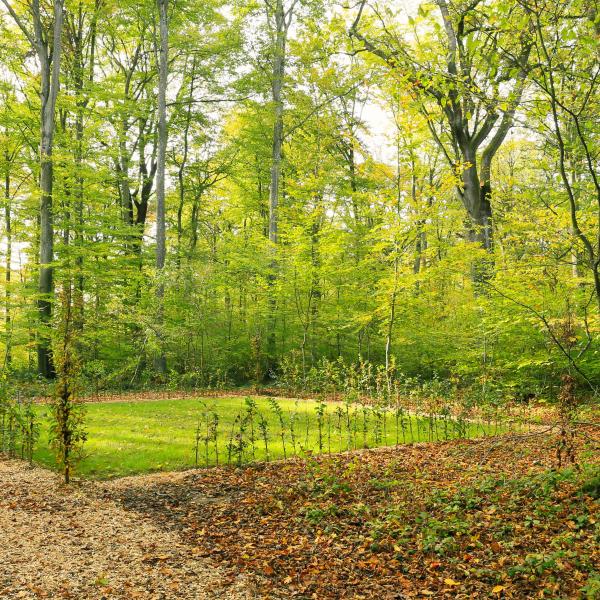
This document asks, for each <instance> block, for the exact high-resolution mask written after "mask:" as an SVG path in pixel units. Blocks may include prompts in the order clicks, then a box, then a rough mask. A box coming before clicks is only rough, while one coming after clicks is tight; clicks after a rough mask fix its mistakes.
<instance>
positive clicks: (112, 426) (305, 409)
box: [34, 397, 494, 479]
mask: <svg viewBox="0 0 600 600" xmlns="http://www.w3.org/2000/svg"><path fill="white" fill-rule="evenodd" d="M254 401H255V402H256V410H257V412H256V414H255V415H254V418H253V419H252V423H250V421H248V420H247V421H246V423H245V431H244V432H243V433H242V435H241V438H240V435H239V434H240V419H239V415H243V414H246V408H247V407H246V405H245V400H244V398H240V397H223V398H210V399H206V400H201V399H182V400H158V401H146V402H113V403H102V404H100V403H99V404H88V405H86V417H85V423H86V425H85V427H86V431H87V442H86V444H85V448H84V458H83V460H82V461H81V462H80V464H79V465H78V468H77V471H78V473H79V474H80V475H82V476H84V477H89V478H95V479H108V478H112V477H120V476H124V475H131V474H137V473H146V472H150V471H172V470H177V469H183V468H186V467H193V466H194V465H195V462H196V459H195V454H196V448H195V446H196V443H195V438H196V429H197V427H198V426H199V425H200V433H199V437H200V441H199V457H198V464H199V466H205V465H206V464H207V458H208V464H209V465H214V464H215V462H216V458H217V457H216V452H215V442H214V440H213V439H210V441H209V443H208V457H207V455H206V450H207V445H206V443H205V440H204V438H205V437H206V436H207V434H206V431H207V424H208V425H209V429H210V422H211V417H209V418H208V419H207V418H206V414H207V409H208V413H209V414H212V413H216V414H217V415H218V427H217V436H216V437H217V444H216V446H217V449H218V459H219V464H226V463H227V462H228V455H229V454H230V451H229V444H230V440H232V439H233V440H234V442H233V445H234V447H235V449H234V450H233V451H232V452H231V458H230V460H231V463H232V464H237V463H238V461H239V460H240V457H241V460H242V462H243V463H247V462H251V461H253V460H256V461H260V460H265V458H266V451H265V443H264V431H265V429H266V432H267V442H268V451H269V458H270V459H271V460H274V459H281V458H284V444H285V455H286V456H287V457H289V456H292V455H294V454H296V455H300V456H302V455H307V454H312V453H314V454H317V453H319V418H318V409H319V404H318V403H317V402H315V401H311V400H300V401H295V400H290V399H278V400H277V402H278V404H279V406H280V407H281V417H282V419H283V424H284V425H283V435H282V427H281V423H280V417H278V416H277V414H276V412H275V411H274V410H273V407H272V406H271V404H270V403H269V400H268V399H266V398H258V397H255V398H254ZM37 410H38V411H39V413H40V418H41V428H40V429H41V430H40V438H39V440H38V443H37V447H36V450H35V454H34V459H35V460H36V461H37V462H39V463H41V464H44V465H46V466H49V467H52V468H54V467H55V461H54V456H53V454H52V452H51V450H50V449H49V445H48V428H49V418H48V416H49V411H48V408H47V407H45V406H40V407H38V408H37ZM261 416H262V419H264V420H263V421H262V423H263V426H262V428H261V425H260V420H261ZM348 418H349V419H350V427H348ZM320 421H321V436H320V438H321V445H322V452H324V453H327V452H339V451H343V450H348V449H349V448H350V449H353V448H363V447H370V448H372V447H376V446H386V445H388V446H390V445H394V444H396V443H401V444H402V443H410V442H415V441H432V440H436V439H451V438H453V437H456V436H457V428H456V426H455V424H454V423H453V422H452V421H449V420H447V421H444V420H441V419H440V420H437V421H430V420H429V419H428V418H426V417H419V418H417V417H414V416H411V417H409V416H408V415H406V414H404V415H403V416H400V417H399V418H398V419H396V415H395V414H394V412H393V411H388V413H387V414H386V415H385V418H384V417H383V413H382V412H380V413H379V416H377V414H376V413H374V412H373V411H372V410H368V411H367V412H366V413H365V411H364V410H363V409H362V408H361V407H359V406H356V407H350V409H349V412H348V413H347V412H346V407H345V406H344V405H343V404H327V405H326V407H325V412H324V414H323V417H322V418H321V420H320ZM292 424H293V428H292ZM252 429H254V435H252ZM292 429H293V431H294V435H293V436H292ZM486 429H487V428H486V427H485V426H483V425H479V424H469V425H468V426H467V431H466V435H467V436H468V437H475V436H480V435H482V434H484V433H486ZM464 433H465V432H463V434H464ZM491 433H494V431H491ZM209 435H210V434H209ZM252 437H254V440H255V441H254V444H253V443H252ZM240 439H241V444H240ZM294 448H295V451H294Z"/></svg>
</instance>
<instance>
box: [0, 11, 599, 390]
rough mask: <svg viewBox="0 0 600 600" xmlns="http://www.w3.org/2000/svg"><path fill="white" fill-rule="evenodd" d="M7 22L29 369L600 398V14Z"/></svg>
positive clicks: (7, 289)
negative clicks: (358, 382)
mask: <svg viewBox="0 0 600 600" xmlns="http://www.w3.org/2000/svg"><path fill="white" fill-rule="evenodd" d="M0 15H1V19H0V28H1V31H0V151H1V152H0V171H1V174H2V214H1V217H2V219H1V232H0V235H1V246H0V250H1V255H2V282H1V285H2V296H1V300H0V303H1V305H2V306H1V310H2V312H3V316H4V318H3V320H2V333H1V337H0V356H1V357H2V360H3V365H4V370H5V372H6V373H10V374H11V376H12V377H16V378H19V379H23V380H30V379H35V378H37V377H42V378H53V377H54V376H55V375H56V374H57V373H58V374H59V375H60V374H63V375H64V374H65V373H66V374H69V373H71V372H75V370H76V371H77V373H78V374H81V375H82V376H83V378H84V379H85V380H87V381H93V382H95V385H97V386H98V385H99V386H106V387H128V386H129V387H135V386H140V385H144V384H145V383H148V382H167V381H169V382H174V384H175V385H194V386H209V385H217V384H218V385H236V384H245V383H249V382H266V381H272V380H278V379H279V380H287V381H289V380H290V378H294V381H296V382H298V381H299V382H300V384H301V385H303V386H305V387H310V386H311V383H310V382H311V381H312V380H311V378H312V379H314V373H315V372H319V371H323V370H326V369H327V368H328V365H329V366H331V365H332V364H334V363H336V364H338V365H340V364H344V365H350V364H353V363H358V362H363V363H364V362H368V363H371V364H373V365H375V366H378V367H379V368H381V369H385V370H386V372H388V373H391V372H393V373H394V374H395V376H398V377H400V376H402V377H406V378H416V379H419V380H433V379H437V378H445V379H448V380H450V381H453V382H455V383H456V385H458V386H463V387H465V388H466V387H473V388H478V389H479V388H483V389H485V390H486V391H487V392H489V393H492V394H493V393H498V394H503V395H505V394H509V395H510V396H511V397H515V398H519V397H530V396H531V395H539V396H548V395H549V396H551V395H552V394H554V393H555V390H556V389H557V387H558V386H559V385H560V377H561V375H563V374H564V373H565V372H567V371H568V372H570V373H572V374H573V375H574V376H575V377H576V378H577V379H578V380H580V382H581V383H582V384H584V385H585V386H586V389H588V390H594V389H595V388H596V386H597V385H598V384H600V360H599V356H598V350H599V343H598V342H599V340H598V334H599V332H600V321H599V309H600V173H599V169H598V165H599V152H600V94H599V93H598V87H599V85H600V78H599V76H600V54H599V47H600V46H599V44H598V37H599V35H600V6H599V3H598V2H597V0H565V1H563V2H549V1H547V0H517V1H516V2H515V1H507V0H436V1H432V2H417V1H414V2H386V1H378V0H369V1H367V0H359V1H357V2H350V3H348V2H339V1H336V0H255V1H253V2H245V1H243V2H238V1H236V0H233V1H227V0H208V1H198V0H170V1H168V0H157V1H146V0H142V1H135V2H133V1H129V0H125V1H123V0H119V1H118V2H117V1H115V0H65V1H64V2H63V1H62V0H53V1H51V0H2V2H1V4H0ZM315 385H316V384H315Z"/></svg>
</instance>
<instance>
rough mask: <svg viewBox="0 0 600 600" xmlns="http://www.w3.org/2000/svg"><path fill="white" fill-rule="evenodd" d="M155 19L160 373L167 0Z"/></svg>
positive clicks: (162, 367) (160, 1) (161, 367)
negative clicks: (157, 52)
mask: <svg viewBox="0 0 600 600" xmlns="http://www.w3.org/2000/svg"><path fill="white" fill-rule="evenodd" d="M157 5H158V20H159V30H160V48H159V65H158V107H157V112H158V156H157V171H156V270H157V275H156V276H157V279H158V282H157V286H156V300H157V304H158V306H157V311H158V319H157V320H158V323H157V328H158V337H159V356H158V358H157V361H156V367H157V370H158V372H159V373H161V374H164V373H166V371H167V359H166V357H165V349H164V341H163V336H164V333H163V331H162V327H163V312H164V308H163V302H164V295H165V284H164V268H165V257H166V254H167V248H166V224H165V167H166V160H167V158H166V156H167V136H168V131H167V98H166V94H167V77H168V62H169V22H168V14H167V13H168V0H157Z"/></svg>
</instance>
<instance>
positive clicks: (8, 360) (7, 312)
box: [4, 150, 12, 371]
mask: <svg viewBox="0 0 600 600" xmlns="http://www.w3.org/2000/svg"><path fill="white" fill-rule="evenodd" d="M4 158H5V161H6V172H5V174H4V218H5V228H6V229H5V231H6V263H5V265H6V274H5V284H6V287H5V289H4V302H5V308H4V325H5V329H6V332H5V333H6V339H5V344H6V354H5V356H4V366H5V367H6V370H7V371H8V370H10V367H11V364H12V313H11V289H10V280H11V269H12V221H11V198H10V162H11V159H10V155H9V152H8V150H5V151H4Z"/></svg>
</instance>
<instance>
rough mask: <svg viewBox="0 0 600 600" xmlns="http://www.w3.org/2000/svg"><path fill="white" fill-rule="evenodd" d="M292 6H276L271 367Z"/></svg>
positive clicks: (271, 360) (270, 210)
mask: <svg viewBox="0 0 600 600" xmlns="http://www.w3.org/2000/svg"><path fill="white" fill-rule="evenodd" d="M292 9H293V5H292V7H291V8H290V9H289V10H288V11H287V12H286V11H285V8H284V6H283V0H277V4H276V6H275V15H274V16H275V40H274V48H273V73H272V80H271V92H272V100H273V110H274V114H273V116H274V121H273V148H272V154H271V187H270V192H269V241H270V242H271V249H270V250H271V252H272V259H271V273H270V276H269V289H270V295H269V330H268V336H267V353H268V357H269V362H270V363H271V364H270V365H269V366H272V363H273V362H274V360H275V352H276V340H275V325H276V310H277V300H276V298H275V282H276V280H277V252H276V246H277V243H278V226H279V219H278V210H279V193H280V191H279V188H280V180H281V161H282V154H283V99H282V89H283V79H284V75H285V53H286V42H287V32H288V28H289V25H290V21H291V17H292V12H291V11H292Z"/></svg>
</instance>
